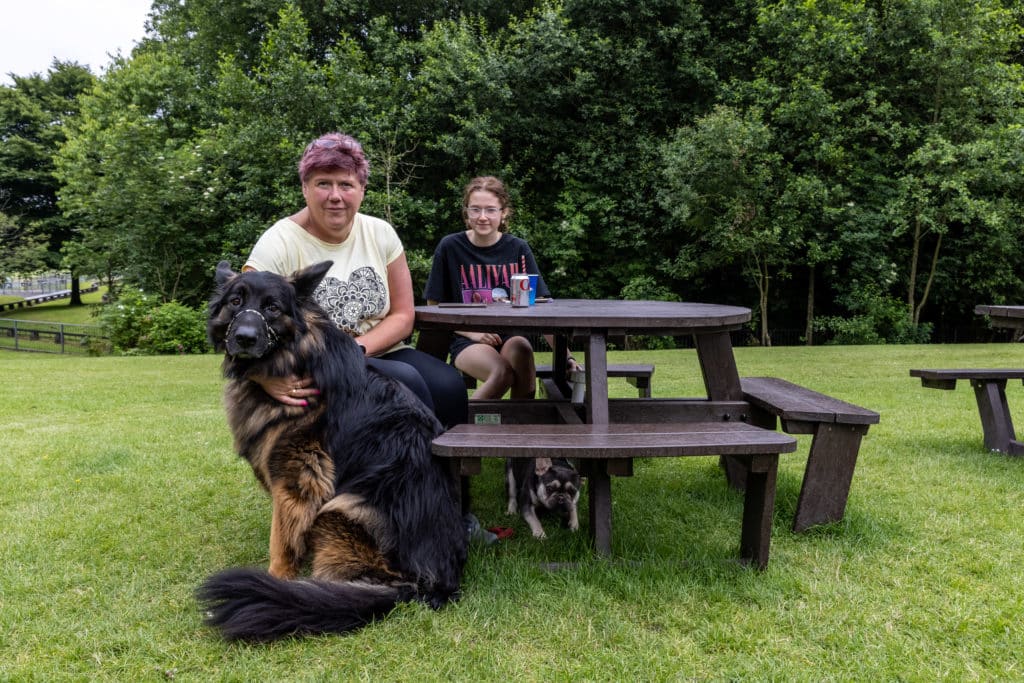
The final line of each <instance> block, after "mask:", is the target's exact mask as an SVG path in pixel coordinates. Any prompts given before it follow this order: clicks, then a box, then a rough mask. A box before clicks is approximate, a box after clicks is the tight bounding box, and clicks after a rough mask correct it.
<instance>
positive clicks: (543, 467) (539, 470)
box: [533, 458, 551, 477]
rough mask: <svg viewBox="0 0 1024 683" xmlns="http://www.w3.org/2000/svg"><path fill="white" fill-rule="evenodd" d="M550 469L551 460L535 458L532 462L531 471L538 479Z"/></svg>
mask: <svg viewBox="0 0 1024 683" xmlns="http://www.w3.org/2000/svg"><path fill="white" fill-rule="evenodd" d="M550 469H551V458H537V459H535V460H534V461H533V471H534V472H535V473H536V474H537V476H538V477H540V476H543V474H544V473H545V472H547V471H548V470H550Z"/></svg>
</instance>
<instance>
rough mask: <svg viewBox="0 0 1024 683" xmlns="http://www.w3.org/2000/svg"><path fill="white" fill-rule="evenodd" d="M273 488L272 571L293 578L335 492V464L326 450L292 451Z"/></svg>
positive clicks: (271, 527)
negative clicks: (322, 510)
mask: <svg viewBox="0 0 1024 683" xmlns="http://www.w3.org/2000/svg"><path fill="white" fill-rule="evenodd" d="M290 455H291V457H290V458H289V459H288V460H287V461H286V465H285V467H284V468H282V471H281V472H280V474H281V475H284V476H279V477H278V478H277V479H276V480H275V481H274V483H273V484H272V485H271V488H270V497H271V500H272V506H273V512H272V516H271V521H270V569H269V571H270V573H271V574H272V575H274V576H276V577H278V578H280V579H292V578H295V577H296V576H297V575H298V573H299V567H300V565H301V564H302V559H303V557H305V555H306V534H307V533H308V532H309V529H310V527H311V526H313V520H315V519H316V515H317V513H318V512H319V510H320V507H321V505H322V504H323V502H324V501H325V500H327V499H328V498H330V496H331V495H332V494H333V493H334V464H333V461H332V460H331V459H330V458H329V457H328V456H327V453H325V452H324V451H323V450H320V449H318V448H310V449H309V450H306V451H303V452H295V453H292V454H290Z"/></svg>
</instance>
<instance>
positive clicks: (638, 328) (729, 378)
mask: <svg viewBox="0 0 1024 683" xmlns="http://www.w3.org/2000/svg"><path fill="white" fill-rule="evenodd" d="M749 320H750V309H747V308H742V307H737V306H723V305H716V304H703V303H684V302H666V301H619V300H585V299H556V300H553V301H549V302H546V303H538V304H536V305H535V306H530V307H523V308H515V307H512V306H510V305H509V304H507V303H503V302H499V303H491V304H486V305H461V306H460V305H456V306H445V305H443V304H442V305H428V306H418V307H417V308H416V325H417V328H418V329H419V330H420V334H421V341H422V340H423V339H424V337H425V336H426V337H429V336H430V335H431V334H438V333H443V334H444V335H447V334H449V333H450V332H451V331H453V330H470V331H471V330H480V331H500V332H502V333H506V334H522V335H526V336H535V335H539V334H551V335H553V336H554V340H555V350H554V354H553V366H554V367H553V370H552V380H553V381H554V384H555V387H554V391H553V393H552V392H549V398H548V399H537V400H519V401H513V400H504V401H471V402H470V413H471V415H470V417H471V420H470V423H469V424H465V425H458V426H456V427H455V428H453V429H451V430H449V431H448V432H446V433H445V434H442V435H441V436H439V437H438V438H437V439H435V441H434V452H435V454H437V455H438V456H439V457H443V458H450V459H451V460H452V462H453V464H454V466H455V470H456V472H458V474H460V475H462V476H464V477H465V476H469V475H472V474H475V473H478V472H479V470H480V459H481V458H506V457H536V456H537V455H540V454H544V455H545V457H569V458H575V459H576V460H577V461H578V462H579V464H580V469H581V473H582V474H583V475H584V476H586V477H587V479H588V484H587V485H588V499H589V533H590V536H591V538H592V540H593V542H594V545H595V548H596V550H597V552H598V553H599V554H601V555H609V554H610V553H611V527H612V518H611V479H610V477H611V476H631V475H632V472H633V467H632V464H633V459H634V458H638V457H640V458H643V457H686V456H698V455H715V456H719V457H720V458H722V461H723V464H724V465H725V466H726V472H727V476H728V477H729V481H730V483H731V484H733V485H734V486H737V487H738V488H743V489H744V490H745V498H744V510H743V522H742V529H741V542H740V555H741V559H742V560H744V561H746V562H751V563H753V564H755V565H756V566H758V567H764V566H765V565H766V564H767V562H768V549H769V545H770V538H771V526H772V516H773V510H774V498H775V479H776V472H777V465H778V456H779V454H780V453H788V452H793V451H794V450H795V449H796V441H795V440H794V439H793V438H792V437H790V436H788V435H786V434H783V433H780V432H777V431H775V429H774V423H772V424H770V425H769V424H767V422H766V421H765V419H764V416H765V415H770V413H768V412H765V411H763V410H762V409H761V408H758V407H755V406H753V405H752V404H751V401H750V398H751V397H750V395H749V394H748V393H745V390H744V386H743V384H742V383H741V378H740V376H739V372H738V370H737V366H736V360H735V357H734V354H733V348H732V342H731V338H730V334H731V333H732V332H733V331H735V330H739V329H741V328H742V327H743V326H744V325H745V324H746V323H747V322H748V321H749ZM636 334H643V335H670V336H682V335H692V337H693V339H694V344H695V347H696V352H697V357H698V360H699V364H700V368H701V374H702V376H703V380H704V387H705V391H706V395H705V396H703V397H698V398H650V397H640V398H629V399H609V397H608V340H609V339H610V338H617V337H622V336H626V335H636ZM569 344H572V345H573V348H574V349H577V348H580V347H582V349H583V352H584V375H585V385H586V390H585V392H584V395H583V400H582V401H579V402H573V400H572V391H571V389H570V388H569V387H568V384H567V382H566V381H565V378H566V367H565V355H566V354H565V350H566V348H567V347H568V345H569ZM790 386H791V387H795V389H797V390H798V391H801V392H806V394H807V395H808V396H819V397H821V398H823V399H824V398H828V397H824V396H823V395H821V394H817V393H816V392H810V391H809V390H806V389H803V388H802V387H796V385H790ZM776 389H779V388H778V387H776ZM755 391H756V389H755ZM779 391H780V393H782V394H785V393H786V391H785V390H779ZM847 405H848V404H847ZM834 408H835V406H831V407H830V408H829V410H830V412H829V415H828V417H826V418H824V419H825V420H826V421H828V422H830V423H833V424H834V423H835V416H836V413H835V410H834ZM755 413H757V414H758V415H760V416H761V419H760V420H755V419H754V416H755ZM771 417H772V419H773V420H774V416H773V415H772V416H771ZM875 421H877V414H875ZM784 428H785V427H784ZM863 431H866V427H863ZM800 433H807V432H800ZM861 433H862V432H861ZM859 438H860V437H859V435H858V436H857V444H859ZM853 450H854V457H855V454H856V448H854V449H853ZM822 457H823V458H827V454H824V455H823V456H822ZM849 474H850V476H852V467H851V468H850V472H849ZM838 487H839V488H840V489H843V490H841V491H839V492H838V493H836V492H835V491H834V490H831V488H830V486H824V487H819V489H820V491H821V493H820V495H822V496H825V497H838V498H841V500H842V504H843V505H844V506H845V502H846V493H847V491H848V489H849V481H846V482H845V483H844V482H839V483H838ZM806 507H807V509H808V510H811V509H813V508H815V507H816V506H815V503H814V502H813V501H810V500H808V501H807V503H806ZM814 514H818V512H815V513H814ZM831 514H833V515H834V513H831ZM812 516H813V515H812ZM841 516H842V513H841V511H840V513H839V517H840V518H841ZM822 521H833V520H832V519H827V518H821V519H817V520H816V521H814V522H813V523H820V522H822Z"/></svg>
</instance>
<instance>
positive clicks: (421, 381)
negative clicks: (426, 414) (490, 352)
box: [366, 348, 469, 429]
mask: <svg viewBox="0 0 1024 683" xmlns="http://www.w3.org/2000/svg"><path fill="white" fill-rule="evenodd" d="M366 364H367V365H369V366H371V367H373V368H376V369H377V370H379V371H380V372H381V373H383V374H385V375H387V376H388V377H392V378H394V379H397V380H398V381H399V382H401V383H402V384H404V385H405V386H407V387H409V389H411V390H412V392H413V393H414V394H416V395H417V396H418V397H419V398H420V400H421V401H423V403H425V404H426V406H427V407H428V408H430V409H431V410H433V411H434V415H436V416H437V419H438V420H439V421H440V422H441V424H442V425H444V428H445V429H448V428H450V427H453V426H454V425H457V424H462V423H464V422H466V421H467V419H468V416H469V398H468V396H467V394H466V384H465V382H463V380H462V373H460V372H459V371H458V370H456V369H455V367H454V366H451V365H449V364H448V363H445V362H444V361H443V360H438V359H437V358H434V357H433V356H431V355H429V354H426V353H423V352H422V351H417V350H416V349H412V348H405V349H399V350H397V351H392V352H391V353H387V354H384V355H383V356H375V357H372V358H367V359H366Z"/></svg>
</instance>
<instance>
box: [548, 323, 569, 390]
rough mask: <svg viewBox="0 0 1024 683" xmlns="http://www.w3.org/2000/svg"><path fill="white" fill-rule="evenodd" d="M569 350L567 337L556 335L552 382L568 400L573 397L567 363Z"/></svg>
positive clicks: (552, 359)
mask: <svg viewBox="0 0 1024 683" xmlns="http://www.w3.org/2000/svg"><path fill="white" fill-rule="evenodd" d="M568 350H569V341H568V340H567V339H566V337H565V335H564V334H556V335H555V348H554V349H552V353H551V380H552V381H553V382H554V383H555V386H556V387H558V390H559V391H561V392H562V396H563V397H566V398H568V397H569V396H572V387H570V386H569V380H568V372H567V370H568V365H567V363H566V356H567V355H568Z"/></svg>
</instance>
